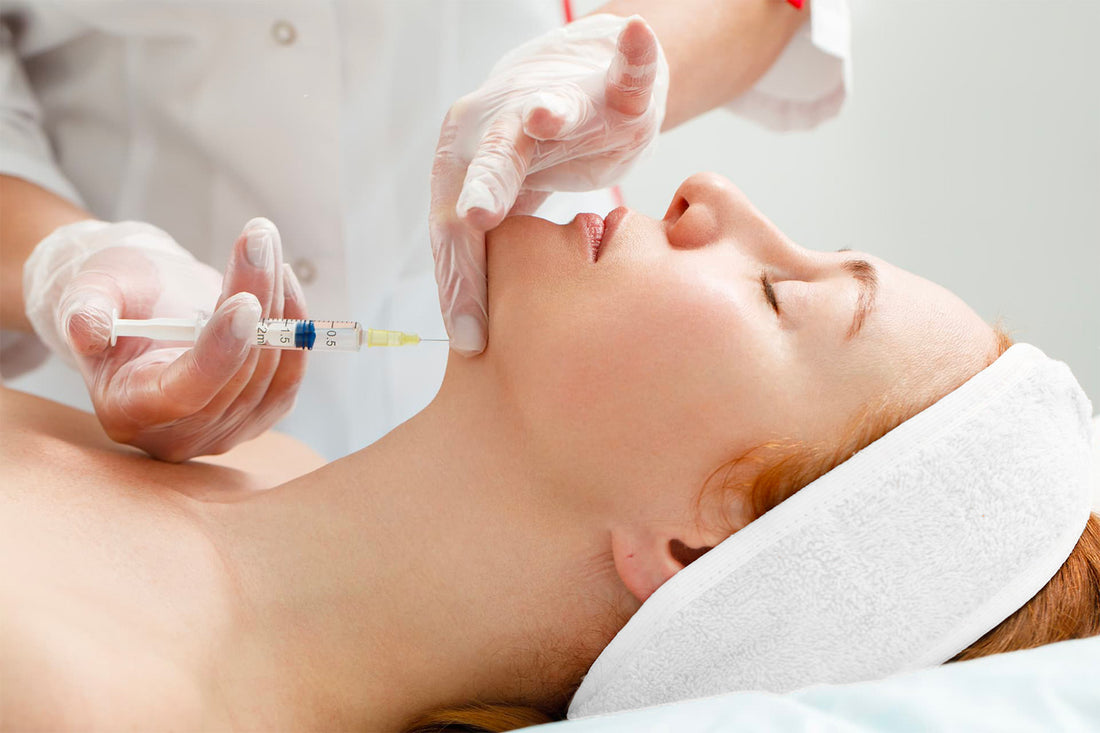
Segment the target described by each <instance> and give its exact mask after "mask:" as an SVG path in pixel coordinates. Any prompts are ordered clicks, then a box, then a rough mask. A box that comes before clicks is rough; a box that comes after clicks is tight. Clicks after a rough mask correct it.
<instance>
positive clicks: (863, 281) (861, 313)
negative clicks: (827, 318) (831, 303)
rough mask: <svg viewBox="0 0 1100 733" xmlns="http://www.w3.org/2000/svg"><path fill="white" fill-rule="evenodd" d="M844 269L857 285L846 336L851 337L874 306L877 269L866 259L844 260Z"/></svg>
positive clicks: (876, 288) (876, 291)
mask: <svg viewBox="0 0 1100 733" xmlns="http://www.w3.org/2000/svg"><path fill="white" fill-rule="evenodd" d="M844 269H845V270H847V271H848V273H849V274H850V275H851V276H852V277H854V278H855V280H856V283H857V284H858V285H859V297H858V298H857V299H856V311H855V314H854V315H853V316H852V325H851V327H850V328H849V329H848V336H847V338H848V339H852V338H854V337H855V335H856V334H857V333H859V329H861V328H863V322H864V321H865V320H866V319H867V315H868V314H869V313H870V312H871V311H872V310H873V309H874V307H875V296H876V295H877V294H878V270H876V269H875V266H874V265H872V264H871V263H870V262H868V261H867V260H859V259H856V260H845V262H844Z"/></svg>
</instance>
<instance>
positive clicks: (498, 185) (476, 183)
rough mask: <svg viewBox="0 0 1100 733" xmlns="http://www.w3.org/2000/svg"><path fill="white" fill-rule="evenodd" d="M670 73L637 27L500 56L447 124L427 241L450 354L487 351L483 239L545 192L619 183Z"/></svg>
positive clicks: (563, 35) (653, 121)
mask: <svg viewBox="0 0 1100 733" xmlns="http://www.w3.org/2000/svg"><path fill="white" fill-rule="evenodd" d="M667 96H668V64H667V63H666V61H665V57H664V52H663V51H662V50H661V46H660V44H659V43H658V42H657V37H656V36H655V35H654V33H653V31H652V30H651V29H650V28H649V26H648V25H646V23H645V21H644V20H642V19H641V18H640V17H638V16H635V17H633V18H621V17H618V16H614V15H594V16H590V17H587V18H583V19H581V20H578V21H576V22H575V23H571V24H570V25H567V26H565V27H563V28H559V29H556V30H553V31H551V32H549V33H547V34H545V35H543V36H540V37H539V38H536V39H534V40H532V41H529V42H527V43H525V44H523V45H522V46H520V47H518V48H516V49H515V50H513V51H511V52H510V53H508V54H507V55H505V56H504V57H503V58H502V59H501V60H500V61H499V62H498V63H497V65H496V66H494V67H493V70H492V71H491V72H490V74H489V78H488V79H486V81H485V83H484V84H482V85H481V87H479V88H478V89H477V90H476V91H474V92H473V93H471V94H468V95H466V96H465V97H462V98H461V99H459V100H458V101H457V102H456V103H455V104H454V106H453V107H451V109H450V111H449V112H448V113H447V117H446V119H444V121H443V128H442V130H441V132H440V135H439V144H438V147H437V149H436V155H435V163H434V165H433V166H432V203H431V213H430V236H431V240H432V252H433V254H434V255H435V275H436V281H437V283H438V285H439V301H440V306H441V308H442V311H443V320H444V323H445V324H446V326H447V332H448V333H449V334H450V336H451V347H452V348H454V349H456V350H458V351H460V352H462V353H465V354H477V353H480V352H481V351H482V350H483V349H484V348H485V342H486V338H487V333H488V310H487V308H488V304H487V301H486V280H485V276H486V267H485V232H487V231H488V230H490V229H492V228H493V227H495V226H497V225H498V224H499V223H500V222H501V220H503V219H504V217H505V216H506V215H507V214H508V213H509V212H512V213H531V212H533V211H534V210H535V209H537V208H538V206H539V205H540V204H541V203H542V201H543V200H544V199H545V198H546V196H547V195H548V192H550V191H588V190H592V189H596V188H600V187H603V186H606V185H609V184H611V183H612V182H614V181H616V180H618V179H619V178H620V177H621V176H622V175H623V174H624V173H625V172H626V171H627V170H628V169H629V168H630V166H631V164H633V163H634V161H635V160H637V159H638V157H639V156H640V155H641V154H642V152H644V151H645V150H646V149H647V148H648V147H649V145H650V143H651V142H652V141H653V140H654V138H655V137H656V135H657V133H658V132H659V131H660V129H661V123H662V121H663V120H664V115H665V101H666V98H667Z"/></svg>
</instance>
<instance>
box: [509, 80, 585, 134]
mask: <svg viewBox="0 0 1100 733" xmlns="http://www.w3.org/2000/svg"><path fill="white" fill-rule="evenodd" d="M583 107H584V102H583V101H582V100H580V99H578V98H577V97H576V96H575V95H571V94H569V93H568V92H567V91H566V90H556V91H552V92H551V91H547V92H542V93H540V94H537V95H535V96H534V98H533V99H532V100H531V101H530V102H528V103H527V105H526V106H525V107H524V109H523V131H524V133H526V134H527V135H528V136H529V137H531V138H532V139H534V140H563V139H568V138H569V136H570V135H571V134H572V133H573V131H574V130H575V129H576V128H577V127H578V126H580V123H581V121H582V120H581V118H582V109H583Z"/></svg>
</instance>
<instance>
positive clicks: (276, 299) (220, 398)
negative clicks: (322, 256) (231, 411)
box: [206, 217, 283, 415]
mask: <svg viewBox="0 0 1100 733" xmlns="http://www.w3.org/2000/svg"><path fill="white" fill-rule="evenodd" d="M282 250H283V248H282V238H281V237H280V235H279V230H278V228H277V227H276V226H275V225H274V224H273V223H272V222H271V221H270V220H268V219H265V218H263V217H257V218H255V219H251V220H249V221H248V223H246V224H245V225H244V228H243V229H242V231H241V235H240V237H238V238H237V242H236V244H235V245H234V247H233V255H232V256H231V257H230V260H229V265H228V267H227V268H226V274H225V278H224V280H223V282H222V296H221V297H222V302H224V301H225V300H226V299H227V298H230V297H232V296H233V295H234V294H236V293H240V292H248V293H252V294H253V295H254V296H256V299H257V301H258V302H259V303H260V318H280V317H281V315H282V299H283V287H282V275H281V273H282V256H283V251H282ZM276 273H279V276H278V277H276ZM279 358H280V355H279V352H278V351H277V350H271V349H250V351H249V353H248V355H247V356H246V358H245V361H244V362H243V363H242V364H241V367H240V369H239V370H238V373H237V374H235V375H234V376H233V377H232V378H231V379H230V380H229V381H228V382H226V384H225V385H224V387H223V388H222V390H220V392H219V393H218V394H217V395H216V396H215V397H214V398H213V399H211V400H210V401H209V403H208V404H207V408H206V409H207V411H208V412H210V413H211V414H216V415H220V414H222V413H223V412H224V411H225V410H226V409H228V408H229V407H230V406H231V405H233V404H234V403H235V402H237V400H239V399H240V398H241V395H242V394H243V393H245V392H246V391H247V390H249V389H250V388H251V389H252V391H253V393H256V392H257V391H258V393H259V394H263V392H264V391H265V390H266V389H267V384H268V383H269V382H270V380H271V377H272V375H273V374H274V373H275V370H276V369H277V368H278V365H279Z"/></svg>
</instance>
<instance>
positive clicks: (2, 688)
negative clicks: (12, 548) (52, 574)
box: [0, 571, 226, 731]
mask: <svg viewBox="0 0 1100 733" xmlns="http://www.w3.org/2000/svg"><path fill="white" fill-rule="evenodd" d="M32 582H33V579H31V578H27V577H20V576H19V575H18V574H17V573H12V572H10V571H5V572H3V573H2V575H0V607H3V608H4V609H5V612H4V613H3V614H2V620H0V710H3V711H4V714H3V716H2V725H0V729H2V730H3V731H26V730H50V731H69V730H79V731H88V730H122V729H126V730H131V729H132V730H141V729H153V728H156V729H161V730H166V729H173V730H200V729H201V730H217V729H224V728H226V726H225V725H223V721H222V720H220V716H219V715H218V714H217V710H216V708H214V707H212V706H211V696H210V695H209V693H208V691H207V690H205V689H203V687H202V685H201V684H200V683H199V680H200V677H197V676H196V675H195V674H194V673H193V672H192V671H191V670H189V669H186V668H184V667H183V666H181V665H179V664H178V663H176V662H174V661H173V660H172V659H170V658H169V657H168V655H163V654H159V653H158V652H157V651H155V649H156V647H155V646H154V647H153V648H152V649H150V648H149V647H148V645H144V644H142V643H140V638H141V637H140V635H139V636H134V635H133V634H132V630H133V629H132V626H133V624H132V623H130V622H119V621H118V620H115V619H111V618H109V617H108V616H107V614H106V613H104V611H103V610H101V609H90V608H88V607H87V606H83V605H81V604H79V603H71V602H65V601H64V600H63V599H62V598H61V597H60V596H54V595H53V594H51V593H49V592H48V591H45V592H44V591H42V590H41V589H39V588H35V587H33V586H32V585H31V583H32ZM127 627H130V628H127ZM167 721H170V723H168V725H167V727H166V726H165V723H166V722H167Z"/></svg>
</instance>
